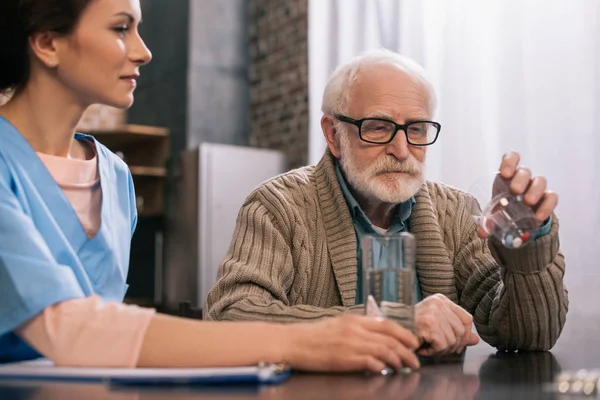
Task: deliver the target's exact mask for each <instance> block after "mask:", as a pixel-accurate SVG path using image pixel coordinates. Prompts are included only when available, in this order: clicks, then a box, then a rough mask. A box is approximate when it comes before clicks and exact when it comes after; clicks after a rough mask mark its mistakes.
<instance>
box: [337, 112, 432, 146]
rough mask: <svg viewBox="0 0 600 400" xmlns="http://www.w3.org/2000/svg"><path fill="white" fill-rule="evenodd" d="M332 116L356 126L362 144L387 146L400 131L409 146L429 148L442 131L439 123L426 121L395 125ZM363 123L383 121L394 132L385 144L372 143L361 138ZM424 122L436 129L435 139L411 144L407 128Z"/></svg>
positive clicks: (339, 115)
mask: <svg viewBox="0 0 600 400" xmlns="http://www.w3.org/2000/svg"><path fill="white" fill-rule="evenodd" d="M333 116H334V117H335V118H337V119H339V120H340V121H342V122H346V123H348V124H351V125H354V126H356V127H357V128H358V136H359V137H360V140H362V141H363V142H367V143H372V144H388V143H390V142H391V141H392V140H394V138H395V137H396V135H397V134H398V131H400V130H402V131H403V132H404V136H405V137H406V142H407V143H408V144H410V145H411V146H431V145H432V144H434V143H435V141H436V140H437V139H438V137H439V136H440V131H441V130H442V125H441V124H440V123H439V122H435V121H428V120H418V121H410V122H409V123H407V124H404V125H401V124H397V123H396V122H394V121H392V120H389V119H385V118H373V117H368V118H363V119H354V118H350V117H346V116H345V115H341V114H334V115H333ZM364 121H384V122H389V123H392V124H394V126H395V127H396V130H395V131H394V133H393V134H392V137H391V138H390V139H389V140H388V141H387V142H374V141H371V140H366V139H364V138H363V137H362V128H361V126H362V123H363V122H364ZM424 122H427V123H430V124H433V126H435V127H436V128H437V132H436V134H435V138H433V140H432V141H431V142H430V143H426V144H422V143H411V141H410V139H409V138H408V127H409V126H410V125H413V124H422V123H424Z"/></svg>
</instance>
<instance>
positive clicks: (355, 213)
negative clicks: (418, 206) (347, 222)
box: [334, 159, 416, 234]
mask: <svg viewBox="0 0 600 400" xmlns="http://www.w3.org/2000/svg"><path fill="white" fill-rule="evenodd" d="M334 163H335V176H336V178H337V181H338V183H339V185H340V188H341V189H342V193H343V194H344V199H345V200H346V203H347V204H348V207H349V208H350V214H351V215H352V222H353V223H354V224H355V225H356V224H358V225H360V226H361V228H363V229H364V230H366V231H367V232H370V233H377V232H376V230H375V229H374V225H373V224H372V223H371V221H370V220H369V217H367V215H366V214H365V212H364V211H363V209H362V208H361V207H360V204H358V201H356V199H355V198H354V196H353V195H352V193H351V192H350V189H349V188H348V184H347V183H346V180H345V179H344V175H343V174H342V170H341V168H340V163H339V161H338V160H337V159H335V161H334ZM415 203H416V200H415V198H414V196H413V197H411V198H410V199H408V200H407V201H405V202H403V203H400V204H399V205H398V206H397V207H396V214H395V215H394V219H393V220H392V225H391V226H390V228H389V229H388V233H390V234H392V233H399V232H402V231H403V230H404V229H405V226H406V221H407V220H408V218H409V217H410V213H411V212H412V207H413V205H414V204H415Z"/></svg>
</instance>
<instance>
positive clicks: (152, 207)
mask: <svg viewBox="0 0 600 400" xmlns="http://www.w3.org/2000/svg"><path fill="white" fill-rule="evenodd" d="M82 131H83V132H85V133H87V134H89V135H92V136H94V137H95V138H96V139H98V141H99V142H100V143H102V144H103V145H105V146H106V147H108V148H109V149H110V150H111V151H112V152H113V153H121V154H120V156H122V157H123V160H124V161H125V163H126V164H127V165H128V166H129V170H130V171H131V175H132V176H133V181H134V186H135V192H136V197H137V199H136V201H137V202H138V214H139V215H140V216H162V215H163V214H164V191H165V181H166V180H165V178H166V176H167V170H166V168H165V166H166V162H167V158H168V156H169V151H170V150H169V130H168V129H166V128H161V127H156V126H147V125H132V124H129V125H122V126H119V127H117V128H114V129H96V130H87V131H86V130H82Z"/></svg>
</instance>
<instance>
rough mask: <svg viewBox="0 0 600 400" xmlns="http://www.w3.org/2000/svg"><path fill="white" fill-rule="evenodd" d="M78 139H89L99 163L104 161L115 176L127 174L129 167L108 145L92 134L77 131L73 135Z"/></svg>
mask: <svg viewBox="0 0 600 400" xmlns="http://www.w3.org/2000/svg"><path fill="white" fill-rule="evenodd" d="M75 137H76V138H77V139H78V140H88V141H90V142H91V143H92V144H93V145H94V146H95V149H96V154H98V158H99V161H100V164H102V163H105V164H106V165H108V167H109V168H110V169H111V170H113V171H114V172H115V173H116V174H117V176H129V175H130V172H129V167H128V166H127V164H126V163H125V161H123V160H122V159H121V158H120V157H119V156H117V155H116V154H115V153H114V152H112V151H111V150H110V149H109V148H108V147H106V146H105V145H103V144H102V143H101V142H100V141H98V139H96V138H95V137H94V136H91V135H87V134H84V133H77V134H76V136H75Z"/></svg>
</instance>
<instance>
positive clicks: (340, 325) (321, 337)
mask: <svg viewBox="0 0 600 400" xmlns="http://www.w3.org/2000/svg"><path fill="white" fill-rule="evenodd" d="M287 327H288V328H289V331H288V332H289V335H290V338H289V341H288V342H287V347H286V351H285V352H284V354H285V355H284V359H285V360H284V361H285V362H286V363H288V364H289V365H291V366H292V368H295V369H300V370H311V371H321V372H350V371H364V370H368V371H371V372H374V373H379V372H381V371H382V370H383V369H385V368H386V366H390V367H393V368H396V369H399V368H402V367H409V368H413V369H416V368H419V361H418V360H417V357H416V356H415V354H414V350H415V349H416V348H417V347H418V345H419V341H418V340H417V337H416V336H415V335H414V334H412V333H411V332H410V331H408V330H407V329H405V328H403V327H401V326H400V325H399V324H397V323H395V322H392V321H390V320H386V319H384V318H375V317H369V316H360V315H344V316H341V317H337V318H330V319H327V320H322V321H318V322H311V323H299V324H293V325H288V326H287Z"/></svg>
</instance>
